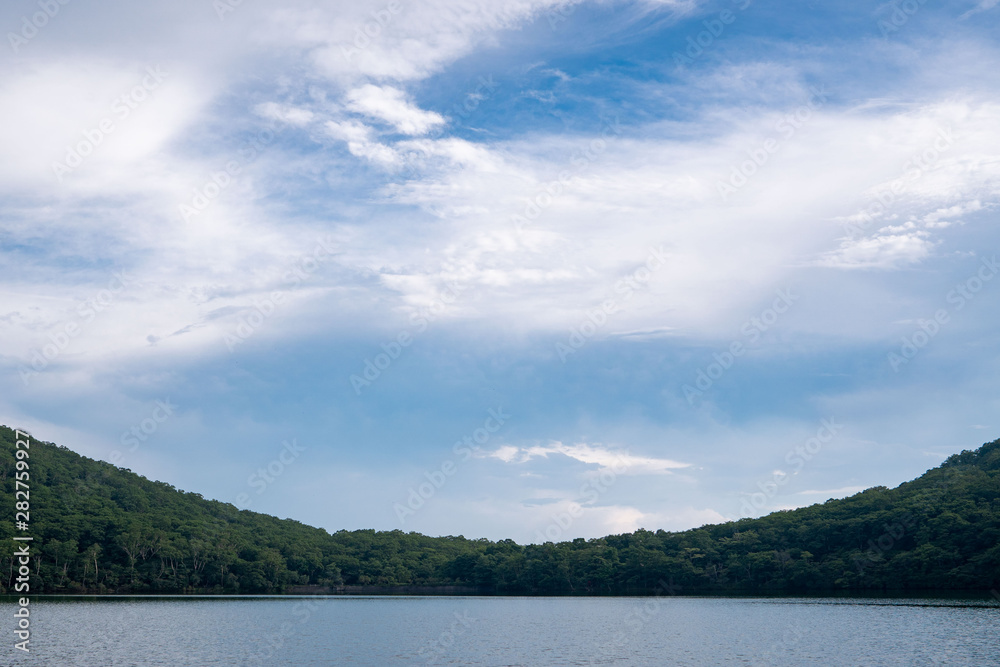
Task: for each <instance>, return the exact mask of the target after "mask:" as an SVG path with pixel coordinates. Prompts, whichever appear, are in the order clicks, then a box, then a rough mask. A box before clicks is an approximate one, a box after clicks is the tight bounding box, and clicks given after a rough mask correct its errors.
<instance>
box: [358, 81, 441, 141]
mask: <svg viewBox="0 0 1000 667" xmlns="http://www.w3.org/2000/svg"><path fill="white" fill-rule="evenodd" d="M346 99H347V108H348V109H350V110H351V111H354V112H356V113H359V114H363V115H365V116H368V117H369V118H374V119H377V120H381V121H384V122H386V123H388V124H389V125H391V126H392V127H393V128H395V130H396V131H397V132H400V133H402V134H409V135H421V134H427V132H429V131H430V130H432V129H434V128H435V127H437V126H439V125H443V124H444V122H445V121H444V117H442V116H441V115H440V114H438V113H435V112H433V111H424V110H422V109H420V108H418V107H417V106H415V105H414V104H413V103H411V102H410V101H408V100H407V99H406V94H405V93H404V92H403V91H402V90H400V89H398V88H393V87H391V86H376V85H373V84H370V83H369V84H365V85H364V86H361V87H360V88H355V89H354V90H351V91H349V92H348V93H347V95H346Z"/></svg>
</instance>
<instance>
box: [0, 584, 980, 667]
mask: <svg viewBox="0 0 1000 667" xmlns="http://www.w3.org/2000/svg"><path fill="white" fill-rule="evenodd" d="M2 606H3V607H4V609H3V611H2V612H0V613H2V614H3V617H4V618H6V619H8V620H7V624H8V627H10V626H11V619H12V614H13V610H14V605H13V604H12V603H11V602H10V601H9V600H7V601H4V602H3V603H2ZM31 619H32V630H33V636H32V641H31V646H32V652H31V654H30V656H25V655H23V654H19V653H20V652H17V651H14V650H13V648H12V645H13V641H12V640H8V646H6V647H5V648H4V654H6V655H8V656H9V655H13V656H14V658H13V661H12V662H10V663H9V664H35V665H47V666H57V665H58V666H60V667H62V666H64V665H65V666H67V667H69V666H79V667H91V666H94V667H97V666H100V667H107V666H109V665H113V666H117V665H122V666H124V665H142V666H145V665H156V666H159V665H162V666H164V667H168V666H169V667H188V666H190V667H211V666H215V665H240V666H244V665H247V666H251V665H253V666H256V665H261V666H263V665H308V666H315V665H397V664H398V665H407V664H414V665H421V664H437V665H498V666H499V665H503V666H513V665H526V666H527V665H691V666H695V665H697V666H701V665H852V666H853V665H1000V606H998V605H997V604H996V602H994V601H968V600H965V601H955V600H923V599H920V600H913V599H855V598H837V599H808V598H690V597H664V598H519V597H385V596H378V597H344V596H338V597H325V598H298V597H296V598H288V597H253V598H249V597H239V598H231V597H230V598H225V597H222V598H220V597H215V598H180V599H178V598H170V597H165V598H156V597H153V598H149V597H140V598H135V597H123V598H78V599H70V600H66V599H51V598H50V599H47V598H40V597H38V598H32V616H31ZM4 634H5V635H7V636H8V637H11V636H12V635H11V633H9V632H7V633H4ZM2 662H3V664H8V661H6V660H5V661H2Z"/></svg>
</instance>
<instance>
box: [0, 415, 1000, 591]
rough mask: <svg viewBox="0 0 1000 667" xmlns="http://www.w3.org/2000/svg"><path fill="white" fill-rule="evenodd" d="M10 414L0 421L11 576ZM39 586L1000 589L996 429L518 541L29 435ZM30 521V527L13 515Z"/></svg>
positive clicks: (35, 585)
mask: <svg viewBox="0 0 1000 667" xmlns="http://www.w3.org/2000/svg"><path fill="white" fill-rule="evenodd" d="M14 441H15V438H14V432H13V431H12V430H10V429H8V428H6V427H0V451H2V458H3V464H2V466H0V482H2V487H3V494H2V495H3V497H2V498H0V503H3V512H4V515H3V516H4V520H3V521H2V522H0V539H2V541H3V544H4V545H7V546H5V547H4V549H3V551H2V552H0V553H2V560H0V572H3V573H4V575H3V577H2V578H0V589H2V591H0V592H7V591H10V590H11V589H12V587H13V577H14V574H12V573H14V572H15V570H16V568H15V567H13V565H12V562H11V553H12V551H13V548H12V546H11V545H12V544H14V542H13V541H12V540H11V539H10V538H11V536H12V535H13V534H14V533H15V529H14V524H13V520H14V503H15V499H14V491H15V455H14V450H15V447H14ZM29 463H30V480H29V483H30V486H31V497H30V502H31V520H30V534H31V535H32V536H33V537H34V540H35V541H34V542H33V546H34V552H35V556H34V557H33V560H32V564H31V572H32V575H31V590H32V592H35V593H37V592H42V591H45V592H85V591H89V592H158V593H169V592H195V591H208V592H223V591H224V592H227V593H233V592H238V593H256V592H268V593H273V592H287V591H289V590H291V591H306V590H311V591H324V590H331V591H333V590H345V589H344V588H343V586H345V585H346V586H357V585H369V586H385V587H389V586H402V585H410V586H446V585H458V586H464V587H469V590H472V589H475V590H477V591H479V592H482V593H518V594H572V593H575V594H624V593H647V594H657V593H664V592H668V593H680V594H694V593H698V594H703V593H780V592H809V591H813V592H833V591H838V590H839V591H861V590H878V591H903V590H926V589H938V590H944V589H955V590H967V591H973V592H977V593H982V594H989V593H990V592H991V591H993V590H997V589H1000V440H997V441H994V442H991V443H988V444H986V445H983V446H982V447H981V448H980V449H978V450H976V451H964V452H962V453H961V454H956V455H954V456H952V457H950V458H949V459H948V460H947V461H945V462H944V463H943V464H942V465H941V466H940V467H937V468H934V469H932V470H930V471H928V472H927V473H926V474H924V475H922V476H921V477H919V478H918V479H916V480H914V481H912V482H907V483H905V484H902V485H900V486H899V487H897V488H895V489H887V488H885V487H875V488H872V489H868V490H867V491H864V492H862V493H859V494H856V495H854V496H851V497H850V498H845V499H842V500H830V501H827V502H826V503H824V504H822V505H813V506H811V507H806V508H803V509H798V510H794V511H786V512H777V513H774V514H771V515H768V516H766V517H762V518H760V519H744V520H742V521H739V522H733V523H726V524H720V525H713V526H704V527H702V528H698V529H694V530H688V531H685V532H681V533H667V532H664V531H662V530H658V531H656V532H650V531H647V530H639V531H636V532H635V533H631V534H623V535H611V536H608V537H604V538H599V539H592V540H583V539H577V540H573V541H572V542H562V543H558V544H552V543H548V544H544V545H528V546H521V545H518V544H515V543H514V542H512V541H510V540H503V541H500V542H490V541H488V540H485V539H480V540H470V539H466V538H464V537H437V538H432V537H426V536H424V535H419V534H417V533H404V532H402V531H398V530H395V531H390V532H375V531H372V530H360V531H353V532H348V531H339V532H337V533H334V534H332V535H331V534H330V533H327V532H326V531H324V530H321V529H318V528H311V527H309V526H306V525H303V524H301V523H299V522H297V521H291V520H280V519H277V518H275V517H271V516H267V515H264V514H257V513H254V512H249V511H240V510H237V509H236V507H234V506H233V505H229V504H226V503H220V502H216V501H211V500H205V499H204V498H202V497H201V496H200V495H198V494H196V493H185V492H182V491H179V490H177V489H175V488H174V487H172V486H170V485H169V484H165V483H163V482H152V481H149V480H147V479H145V478H143V477H140V476H139V475H136V474H134V473H132V472H129V471H127V470H122V469H119V468H116V467H114V466H112V465H110V464H107V463H102V462H99V461H94V460H91V459H88V458H85V457H82V456H80V455H78V454H76V453H74V452H72V451H70V450H68V449H66V448H64V447H59V446H56V445H53V444H49V443H39V442H37V441H35V440H32V443H31V449H30V459H29ZM22 534H23V533H22Z"/></svg>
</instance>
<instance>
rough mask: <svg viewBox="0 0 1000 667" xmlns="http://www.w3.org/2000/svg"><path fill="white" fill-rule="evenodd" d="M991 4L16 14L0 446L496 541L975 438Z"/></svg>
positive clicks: (666, 524) (749, 2)
mask: <svg viewBox="0 0 1000 667" xmlns="http://www.w3.org/2000/svg"><path fill="white" fill-rule="evenodd" d="M996 5H997V0H982V1H979V0H945V1H944V2H935V3H930V2H927V3H924V2H920V0H904V1H902V2H896V3H888V4H878V3H862V2H855V1H851V0H847V1H845V2H838V3H817V2H778V1H776V0H771V1H768V0H736V1H735V2H733V1H730V0H719V1H701V0H621V1H619V0H587V1H575V0H510V1H509V2H503V0H493V1H488V0H461V1H457V0H456V1H444V0H393V1H391V2H384V1H383V0H374V1H371V2H369V1H367V0H358V1H355V2H351V3H345V2H332V1H331V2H313V1H307V0H286V1H284V2H281V3H275V2H266V1H265V0H170V1H169V2H168V1H167V0H149V1H148V2H143V3H134V2H125V1H123V0H108V1H105V2H101V3H94V2H86V1H85V0H72V1H71V0H36V1H35V2H29V1H27V0H11V1H10V2H6V3H4V6H3V8H2V9H0V27H2V28H3V33H4V34H5V37H4V42H5V43H4V44H2V45H0V52H2V53H3V55H2V57H0V126H2V127H3V132H2V140H0V263H2V270H0V386H2V387H3V389H2V391H0V423H4V424H7V425H9V426H11V427H17V428H22V429H27V430H29V431H30V432H31V433H32V434H33V435H34V436H35V437H36V438H38V439H41V440H45V441H53V442H56V443H58V444H61V445H64V446H66V447H69V448H70V449H72V450H74V451H76V452H79V453H81V454H83V455H85V456H89V457H92V458H96V459H100V460H104V461H109V462H112V463H115V464H116V465H119V466H121V467H124V468H128V469H130V470H132V471H134V472H137V473H139V474H142V475H144V476H146V477H149V478H152V479H157V480H162V481H166V482H169V483H170V484H173V485H174V486H176V487H178V488H181V489H184V490H186V491H190V492H196V493H200V494H201V495H203V496H204V497H206V498H214V499H219V500H223V501H226V502H231V503H233V504H235V505H237V506H238V507H241V508H245V509H251V510H254V511H259V512H265V513H268V514H274V515H277V516H280V517H288V518H294V519H296V520H299V521H302V522H304V523H307V524H310V525H315V526H321V527H323V528H325V529H327V530H330V531H337V530H341V529H348V530H354V529H361V528H374V529H378V530H394V529H400V530H404V531H418V532H422V533H425V534H429V535H465V536H466V537H470V538H479V537H487V538H490V539H504V538H511V539H514V540H516V541H518V542H521V543H539V542H544V541H558V540H566V539H574V538H578V537H584V538H592V537H598V536H602V535H606V534H614V533H621V532H626V531H633V530H636V529H638V528H645V529H648V530H657V529H664V530H684V529H688V528H692V527H697V526H700V525H703V524H706V523H718V522H723V521H728V520H733V519H739V518H742V517H746V516H760V515H763V514H766V513H769V512H772V511H775V510H781V509H790V508H795V507H802V506H807V505H811V504H814V503H821V502H824V501H826V500H827V499H830V498H840V497H846V496H849V495H851V494H853V493H856V492H858V491H860V490H862V489H865V488H868V487H871V486H876V485H885V486H889V487H892V486H895V485H897V484H899V483H901V482H904V481H906V480H909V479H912V478H914V477H916V476H918V475H920V474H922V473H923V472H924V471H926V470H927V469H929V468H931V467H934V466H936V465H938V464H939V463H940V462H941V461H942V460H943V459H945V458H946V457H947V456H949V455H951V454H953V453H957V452H959V451H961V450H964V449H974V448H976V447H978V446H979V445H981V444H982V443H984V442H988V441H991V440H993V439H995V438H997V437H1000V420H998V419H997V415H998V414H1000V387H998V385H997V383H996V381H995V379H996V377H997V376H998V371H1000V355H998V343H1000V334H998V332H1000V326H998V325H1000V315H998V313H1000V307H998V306H1000V279H997V276H998V274H1000V265H998V264H997V255H996V253H997V247H998V240H1000V229H998V228H997V227H996V220H997V213H998V203H1000V132H998V130H997V128H998V127H1000V44H998V40H997V35H1000V31H998V27H1000V26H998V24H1000V20H998V19H1000V9H998V8H997V7H996Z"/></svg>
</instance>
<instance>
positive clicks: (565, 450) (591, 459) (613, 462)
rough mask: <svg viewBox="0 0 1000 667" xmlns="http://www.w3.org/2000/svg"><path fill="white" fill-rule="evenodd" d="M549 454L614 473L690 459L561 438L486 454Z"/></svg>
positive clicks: (523, 457) (664, 470) (506, 457)
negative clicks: (567, 441)
mask: <svg viewBox="0 0 1000 667" xmlns="http://www.w3.org/2000/svg"><path fill="white" fill-rule="evenodd" d="M549 454H561V455H563V456H566V457H568V458H571V459H574V460H576V461H580V462H581V463H586V464H589V465H596V466H598V468H600V469H601V470H610V471H612V472H614V473H615V474H616V475H626V474H627V475H669V474H671V471H673V470H677V469H680V468H690V467H691V464H690V463H680V462H678V461H672V460H670V459H658V458H650V457H644V456H634V455H632V454H630V453H629V452H628V451H627V450H623V449H608V448H606V447H602V446H600V445H589V444H586V443H578V444H574V445H565V444H563V443H561V442H553V443H551V444H549V445H535V446H531V447H522V448H517V447H513V446H511V445H504V446H502V447H500V448H499V449H497V450H495V451H493V452H490V453H489V456H492V457H493V458H497V459H500V460H501V461H503V462H504V463H519V464H520V463H527V462H528V461H531V460H532V459H534V458H538V457H541V458H546V459H547V458H548V457H549Z"/></svg>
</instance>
